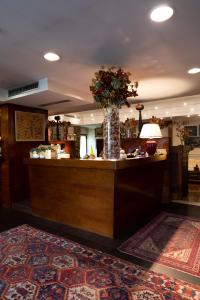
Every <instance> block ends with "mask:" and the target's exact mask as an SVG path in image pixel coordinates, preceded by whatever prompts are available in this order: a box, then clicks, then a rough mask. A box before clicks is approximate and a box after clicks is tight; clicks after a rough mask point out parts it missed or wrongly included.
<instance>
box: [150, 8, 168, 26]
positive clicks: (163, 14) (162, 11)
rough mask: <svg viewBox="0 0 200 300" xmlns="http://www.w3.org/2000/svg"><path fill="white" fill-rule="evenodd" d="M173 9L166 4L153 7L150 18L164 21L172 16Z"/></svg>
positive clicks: (155, 20)
mask: <svg viewBox="0 0 200 300" xmlns="http://www.w3.org/2000/svg"><path fill="white" fill-rule="evenodd" d="M173 13H174V10H173V9H172V8H171V7H170V6H167V5H162V6H158V7H156V8H154V9H153V10H152V12H151V15H150V18H151V20H152V21H154V22H164V21H166V20H168V19H170V18H171V17H172V15H173Z"/></svg>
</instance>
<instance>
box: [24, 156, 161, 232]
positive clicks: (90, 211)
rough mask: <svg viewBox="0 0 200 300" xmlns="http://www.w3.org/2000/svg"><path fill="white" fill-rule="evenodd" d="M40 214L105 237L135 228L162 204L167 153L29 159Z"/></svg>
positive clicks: (35, 206)
mask: <svg viewBox="0 0 200 300" xmlns="http://www.w3.org/2000/svg"><path fill="white" fill-rule="evenodd" d="M25 162H26V164H27V165H28V169H29V178H30V181H29V182H30V188H31V202H32V210H33V212H34V213H35V214H37V215H39V216H42V217H44V218H48V219H51V220H55V221H58V222H61V223H65V224H68V225H71V226H74V227H77V228H81V229H84V230H88V231H91V232H94V233H97V234H101V235H104V236H109V237H113V236H118V235H120V234H121V233H124V232H127V231H128V230H130V231H131V226H132V225H133V224H134V223H135V224H136V223H137V222H139V221H145V220H149V218H150V217H151V216H152V215H154V214H155V213H156V212H157V211H158V209H159V207H160V205H161V202H162V183H163V182H162V179H163V172H164V170H165V167H166V156H155V157H148V158H141V159H135V160H134V159H133V160H124V161H120V160H119V161H109V160H102V161H96V160H72V159H69V160H64V159H63V160H39V159H26V160H25Z"/></svg>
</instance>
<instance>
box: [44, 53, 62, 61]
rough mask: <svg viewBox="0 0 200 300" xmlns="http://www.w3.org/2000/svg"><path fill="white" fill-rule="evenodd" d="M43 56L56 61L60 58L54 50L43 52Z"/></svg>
mask: <svg viewBox="0 0 200 300" xmlns="http://www.w3.org/2000/svg"><path fill="white" fill-rule="evenodd" d="M44 58H45V59H46V60H48V61H57V60H59V59H60V56H59V55H58V54H56V53H54V52H47V53H45V54H44Z"/></svg>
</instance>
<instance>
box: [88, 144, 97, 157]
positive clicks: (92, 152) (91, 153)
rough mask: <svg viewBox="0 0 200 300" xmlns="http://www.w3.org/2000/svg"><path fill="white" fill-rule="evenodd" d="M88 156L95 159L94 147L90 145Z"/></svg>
mask: <svg viewBox="0 0 200 300" xmlns="http://www.w3.org/2000/svg"><path fill="white" fill-rule="evenodd" d="M89 158H90V159H95V158H96V156H95V154H94V149H93V147H92V146H91V147H90V155H89Z"/></svg>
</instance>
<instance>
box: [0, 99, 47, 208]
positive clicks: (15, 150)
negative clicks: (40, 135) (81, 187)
mask: <svg viewBox="0 0 200 300" xmlns="http://www.w3.org/2000/svg"><path fill="white" fill-rule="evenodd" d="M0 110H1V119H0V128H1V136H2V154H3V160H2V162H1V164H0V171H1V172H0V176H1V181H0V182H1V189H0V191H1V195H0V204H1V205H2V206H4V207H11V206H12V203H13V202H17V201H19V200H23V199H25V198H27V197H28V195H29V189H28V181H27V178H28V176H27V170H26V168H25V166H24V164H23V160H24V158H26V157H29V150H30V149H31V148H34V147H37V146H38V145H39V144H41V143H45V144H47V143H48V142H47V118H48V114H47V111H46V110H41V109H36V108H31V107H25V106H20V105H14V104H2V105H1V106H0ZM16 110H18V111H27V112H35V113H43V114H45V123H46V130H45V141H44V142H41V141H39V142H16V141H15V111H16Z"/></svg>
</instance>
